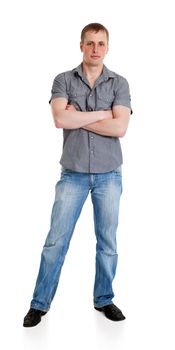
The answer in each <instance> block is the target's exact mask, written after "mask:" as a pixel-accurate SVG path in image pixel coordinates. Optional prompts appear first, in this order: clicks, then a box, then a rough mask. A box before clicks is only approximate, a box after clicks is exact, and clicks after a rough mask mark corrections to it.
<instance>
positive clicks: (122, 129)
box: [51, 97, 130, 137]
mask: <svg viewBox="0 0 175 350" xmlns="http://www.w3.org/2000/svg"><path fill="white" fill-rule="evenodd" d="M51 107H52V114H53V118H54V122H55V126H56V127H57V128H64V129H78V128H83V129H85V130H88V131H91V132H95V133H97V134H100V135H104V136H113V137H123V136H124V135H125V133H126V130H127V127H128V124H129V116H130V109H129V108H128V107H124V106H114V107H113V108H112V110H108V111H94V112H81V111H77V110H76V109H75V107H74V106H73V105H69V104H68V103H67V99H66V98H62V97H59V98H55V99H53V100H52V101H51Z"/></svg>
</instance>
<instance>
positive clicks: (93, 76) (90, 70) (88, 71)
mask: <svg viewBox="0 0 175 350" xmlns="http://www.w3.org/2000/svg"><path fill="white" fill-rule="evenodd" d="M82 66H83V73H84V75H85V76H86V78H87V80H88V81H89V83H90V85H94V83H95V81H96V80H97V79H98V77H99V76H100V74H101V73H102V70H103V64H101V65H99V66H89V65H87V64H86V63H85V62H83V65H82Z"/></svg>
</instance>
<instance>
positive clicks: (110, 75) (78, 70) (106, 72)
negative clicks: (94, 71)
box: [73, 64, 116, 80]
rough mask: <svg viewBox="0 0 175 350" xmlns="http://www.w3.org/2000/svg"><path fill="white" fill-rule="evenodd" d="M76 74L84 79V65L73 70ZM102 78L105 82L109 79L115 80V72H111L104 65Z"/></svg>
mask: <svg viewBox="0 0 175 350" xmlns="http://www.w3.org/2000/svg"><path fill="white" fill-rule="evenodd" d="M73 72H74V74H78V75H79V76H80V77H81V78H83V77H84V74H83V70H82V64H80V65H79V66H78V67H76V68H74V69H73ZM101 76H102V77H103V78H104V80H108V79H109V78H115V77H116V75H115V73H114V72H112V71H110V70H109V69H108V68H107V67H106V66H105V65H103V71H102V74H101Z"/></svg>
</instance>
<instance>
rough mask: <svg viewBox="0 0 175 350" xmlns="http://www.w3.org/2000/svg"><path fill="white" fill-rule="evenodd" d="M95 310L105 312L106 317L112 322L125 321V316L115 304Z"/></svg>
mask: <svg viewBox="0 0 175 350" xmlns="http://www.w3.org/2000/svg"><path fill="white" fill-rule="evenodd" d="M95 310H98V311H103V312H104V314H105V316H106V317H107V318H109V320H112V321H122V320H124V319H125V316H124V315H123V314H122V312H121V310H120V309H119V308H118V307H117V306H116V305H114V304H110V305H106V306H103V307H95Z"/></svg>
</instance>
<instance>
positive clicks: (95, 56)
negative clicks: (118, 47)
mask: <svg viewBox="0 0 175 350" xmlns="http://www.w3.org/2000/svg"><path fill="white" fill-rule="evenodd" d="M91 58H92V59H94V60H97V59H98V58H100V56H97V55H93V56H91Z"/></svg>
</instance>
